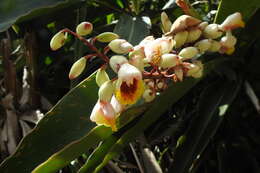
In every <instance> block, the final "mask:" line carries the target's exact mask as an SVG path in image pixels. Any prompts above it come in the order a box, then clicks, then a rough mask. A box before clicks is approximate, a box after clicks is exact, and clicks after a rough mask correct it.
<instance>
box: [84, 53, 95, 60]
mask: <svg viewBox="0 0 260 173" xmlns="http://www.w3.org/2000/svg"><path fill="white" fill-rule="evenodd" d="M93 56H97V54H96V53H93V54H89V55H86V56H84V58H85V59H86V60H87V59H89V58H92V57H93Z"/></svg>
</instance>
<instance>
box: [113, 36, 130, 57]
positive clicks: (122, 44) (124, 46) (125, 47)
mask: <svg viewBox="0 0 260 173" xmlns="http://www.w3.org/2000/svg"><path fill="white" fill-rule="evenodd" d="M108 46H109V47H110V49H111V50H112V51H113V52H115V53H119V54H124V53H128V52H129V51H130V50H131V49H133V46H132V45H131V44H130V43H129V42H127V41H126V40H123V39H115V40H113V41H111V42H110V43H109V44H108Z"/></svg>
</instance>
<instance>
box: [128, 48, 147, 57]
mask: <svg viewBox="0 0 260 173" xmlns="http://www.w3.org/2000/svg"><path fill="white" fill-rule="evenodd" d="M134 56H139V57H141V58H145V53H144V47H143V46H139V45H137V46H135V47H134V48H133V51H131V52H129V57H130V58H131V57H134Z"/></svg>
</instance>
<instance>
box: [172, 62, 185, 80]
mask: <svg viewBox="0 0 260 173" xmlns="http://www.w3.org/2000/svg"><path fill="white" fill-rule="evenodd" d="M174 73H175V75H176V77H177V79H178V80H179V81H182V80H183V70H182V68H181V67H180V66H177V67H175V68H174Z"/></svg>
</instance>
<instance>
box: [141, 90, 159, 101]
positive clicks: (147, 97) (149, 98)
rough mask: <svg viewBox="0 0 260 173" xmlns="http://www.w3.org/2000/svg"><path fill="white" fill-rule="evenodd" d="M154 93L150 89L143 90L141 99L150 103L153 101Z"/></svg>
mask: <svg viewBox="0 0 260 173" xmlns="http://www.w3.org/2000/svg"><path fill="white" fill-rule="evenodd" d="M155 96H156V95H155V93H154V92H153V91H152V90H151V89H146V90H144V93H143V98H144V100H145V102H151V101H153V100H154V99H155Z"/></svg>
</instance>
